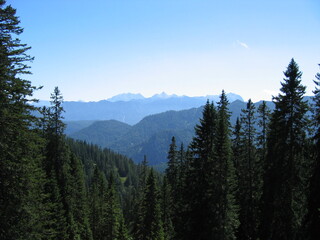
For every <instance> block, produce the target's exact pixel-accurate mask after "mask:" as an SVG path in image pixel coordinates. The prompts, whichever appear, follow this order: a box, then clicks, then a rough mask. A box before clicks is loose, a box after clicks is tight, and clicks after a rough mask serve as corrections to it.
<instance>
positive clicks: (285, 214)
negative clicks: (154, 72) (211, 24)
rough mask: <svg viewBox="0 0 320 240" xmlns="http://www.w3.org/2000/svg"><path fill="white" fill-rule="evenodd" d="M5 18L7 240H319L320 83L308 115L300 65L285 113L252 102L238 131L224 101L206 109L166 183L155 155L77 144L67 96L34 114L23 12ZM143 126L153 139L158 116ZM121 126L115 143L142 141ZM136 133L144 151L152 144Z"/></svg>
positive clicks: (3, 194) (3, 9)
mask: <svg viewBox="0 0 320 240" xmlns="http://www.w3.org/2000/svg"><path fill="white" fill-rule="evenodd" d="M0 16H1V17H0V101H1V102H0V239H1V240H49V239H50V240H51V239H52V240H56V239H61V240H132V239H135V240H175V239H177V240H189V239H190V240H195V239H197V240H209V239H217V240H230V239H239V240H241V239H256V240H258V239H262V240H270V239H288V240H289V239H290V240H292V239H293V240H300V239H307V240H316V239H320V228H319V226H320V211H319V209H320V194H319V193H320V191H319V189H320V186H319V184H320V181H319V179H320V73H317V74H316V77H315V79H314V82H315V90H314V96H313V102H314V103H313V104H312V105H309V104H308V102H307V101H306V100H305V99H304V95H305V91H306V88H305V86H304V85H303V84H302V72H301V71H300V69H299V66H298V64H297V63H296V62H295V60H294V59H291V61H290V62H289V64H288V66H287V68H286V69H285V71H284V79H283V81H282V82H281V86H282V87H281V89H280V93H279V94H278V95H277V96H275V97H274V99H273V104H274V109H273V110H271V109H269V108H268V106H267V104H266V102H262V103H261V104H259V105H258V106H255V105H254V104H253V103H252V101H251V100H249V101H248V102H247V103H246V105H245V107H244V109H243V110H241V112H240V116H239V118H237V119H236V121H235V124H231V120H230V117H231V115H230V109H229V106H230V105H229V101H228V98H227V96H226V94H225V92H224V91H222V93H221V95H220V97H219V101H218V102H217V103H214V102H210V101H207V103H206V104H205V105H204V107H203V109H201V114H200V119H199V120H198V123H197V124H196V125H195V127H194V132H193V137H192V140H191V142H190V144H188V145H186V144H183V143H181V141H180V140H178V139H176V138H175V137H174V136H171V143H170V144H169V145H167V158H168V168H167V169H166V171H165V173H164V174H159V173H157V172H156V171H154V170H153V169H152V168H150V167H149V166H148V161H149V159H148V156H143V160H142V162H141V164H139V165H136V164H134V163H133V162H132V160H130V159H128V158H127V157H125V156H123V155H120V154H118V153H114V152H112V151H111V150H109V149H104V148H101V147H98V146H96V145H93V144H89V143H86V142H84V141H75V140H72V139H69V138H67V137H66V135H65V133H64V130H65V123H64V122H63V113H64V109H63V105H62V103H63V97H62V94H61V92H60V90H59V88H58V87H55V88H54V90H53V93H52V94H51V101H50V106H45V107H42V108H36V107H34V104H33V102H34V101H36V100H33V98H32V96H33V93H34V91H36V90H38V89H37V88H36V87H34V86H33V85H32V83H31V81H29V80H26V79H25V78H24V77H26V74H30V72H29V65H28V64H29V63H30V62H31V61H32V60H33V58H32V57H31V56H29V55H28V50H29V49H30V48H29V47H28V46H27V45H25V44H23V43H21V42H20V40H19V38H18V37H19V35H20V34H21V33H22V32H23V29H22V28H21V27H20V26H19V19H18V17H17V16H16V10H15V9H13V8H12V7H11V6H7V5H6V2H5V1H4V0H0ZM309 110H311V112H309V113H308V111H309ZM194 111H195V113H196V111H197V109H194ZM34 112H38V113H39V114H37V115H36V116H35V115H34ZM170 114H172V115H171V118H174V116H175V113H174V112H171V113H170ZM186 117H192V116H190V115H189V113H188V114H186ZM144 121H145V124H147V126H148V129H149V130H150V131H154V125H152V124H151V123H152V121H153V118H152V116H151V117H149V118H147V119H145V120H144ZM96 124H99V123H96ZM111 124H113V125H112V126H113V129H112V130H113V131H114V136H106V138H108V137H110V138H112V139H114V138H116V136H117V135H118V134H120V133H121V131H127V132H126V133H123V136H126V134H128V133H129V132H130V131H131V128H130V126H128V125H126V124H123V123H119V122H111ZM159 124H163V125H164V126H166V125H167V124H168V123H167V122H166V121H164V119H163V121H160V123H159ZM186 125H188V123H187V122H186V123H185V124H181V123H178V124H176V125H172V126H171V125H170V126H167V127H169V129H172V130H173V131H174V130H176V129H178V130H180V131H184V130H185V129H186ZM126 128H127V130H125V129H126ZM123 129H124V130H123ZM135 131H136V132H135ZM135 131H133V132H132V134H133V137H135V138H134V140H135V141H140V140H139V138H138V137H136V136H135V134H142V136H144V137H146V136H147V131H145V129H139V126H138V127H137V130H135ZM173 133H174V132H170V131H169V132H167V133H166V134H167V136H169V135H171V134H173ZM120 135H121V134H120ZM101 137H102V136H99V135H98V136H97V138H101ZM127 137H128V135H127ZM123 139H125V138H123ZM160 139H161V137H160ZM155 143H157V144H158V140H157V139H156V138H150V139H149V144H155ZM117 144H119V145H120V144H121V142H117ZM123 144H124V145H125V144H126V145H127V144H130V143H129V142H125V141H124V142H123ZM162 144H163V143H162ZM150 161H152V160H150Z"/></svg>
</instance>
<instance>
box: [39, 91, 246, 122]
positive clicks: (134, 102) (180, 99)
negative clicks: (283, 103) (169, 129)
mask: <svg viewBox="0 0 320 240" xmlns="http://www.w3.org/2000/svg"><path fill="white" fill-rule="evenodd" d="M227 97H228V99H229V101H230V102H233V101H235V100H241V101H243V99H242V97H241V96H239V95H237V94H234V93H228V94H227ZM207 99H209V100H210V101H214V102H217V101H218V100H219V96H218V95H208V96H203V97H188V96H177V95H175V94H173V95H168V94H166V93H164V92H163V93H160V94H156V95H154V96H152V97H149V98H145V97H143V96H142V95H141V94H133V93H126V94H120V95H117V96H114V97H112V98H109V99H107V100H101V101H98V102H82V101H65V102H63V108H64V110H65V114H64V118H65V121H78V120H117V121H120V122H124V123H127V124H130V125H134V124H137V123H138V122H139V121H141V120H142V119H143V118H144V117H146V116H149V115H151V114H157V113H162V112H165V111H169V110H175V111H179V110H184V109H190V108H197V107H200V106H201V105H204V103H205V102H206V100H207ZM48 104H49V102H48V101H40V102H39V103H37V105H38V106H39V105H48Z"/></svg>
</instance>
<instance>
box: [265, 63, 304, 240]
mask: <svg viewBox="0 0 320 240" xmlns="http://www.w3.org/2000/svg"><path fill="white" fill-rule="evenodd" d="M284 75H285V78H284V82H282V83H281V85H282V87H281V89H280V90H281V92H282V93H281V94H279V95H278V96H277V97H274V99H273V102H274V103H275V110H274V112H273V114H272V117H271V123H270V131H269V135H268V138H267V148H268V152H267V156H266V166H265V170H264V171H265V173H264V186H263V195H262V200H263V203H262V204H263V206H262V222H261V233H260V235H261V236H260V237H261V239H271V238H272V239H295V237H296V233H297V231H298V229H299V227H300V225H301V220H302V217H303V216H304V211H305V195H304V194H305V189H304V188H303V186H304V184H305V183H304V179H303V174H304V170H305V168H304V165H305V159H304V156H303V151H304V146H305V143H306V134H305V130H306V127H307V125H308V121H307V119H306V112H307V104H306V102H305V101H304V100H303V95H304V93H305V87H304V86H303V85H301V75H302V73H301V72H300V71H299V67H298V65H297V63H296V62H295V61H294V60H293V59H292V60H291V62H290V63H289V65H288V67H287V70H286V71H285V72H284Z"/></svg>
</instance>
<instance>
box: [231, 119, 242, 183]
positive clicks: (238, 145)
mask: <svg viewBox="0 0 320 240" xmlns="http://www.w3.org/2000/svg"><path fill="white" fill-rule="evenodd" d="M232 152H233V164H234V167H235V169H236V175H237V178H238V175H239V172H238V170H239V162H241V161H242V155H243V141H242V129H241V122H240V119H239V118H238V117H237V120H236V124H235V126H234V131H233V138H232Z"/></svg>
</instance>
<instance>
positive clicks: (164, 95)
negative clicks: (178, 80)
mask: <svg viewBox="0 0 320 240" xmlns="http://www.w3.org/2000/svg"><path fill="white" fill-rule="evenodd" d="M172 97H177V95H176V94H171V95H168V94H166V93H165V92H162V93H158V94H155V95H153V96H152V97H151V98H153V99H154V98H158V99H167V98H172Z"/></svg>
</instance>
